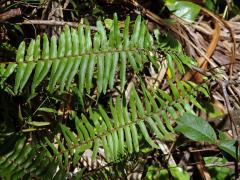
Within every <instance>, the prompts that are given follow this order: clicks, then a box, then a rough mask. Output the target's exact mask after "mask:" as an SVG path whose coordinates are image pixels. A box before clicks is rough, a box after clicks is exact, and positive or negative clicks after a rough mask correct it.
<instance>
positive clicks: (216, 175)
mask: <svg viewBox="0 0 240 180" xmlns="http://www.w3.org/2000/svg"><path fill="white" fill-rule="evenodd" d="M204 161H205V164H206V166H207V165H208V164H216V163H219V164H222V165H224V164H226V167H218V166H214V167H207V169H208V172H209V174H210V175H211V178H212V180H220V179H227V177H229V176H230V175H231V173H233V169H231V168H228V167H227V163H228V162H227V160H226V159H223V158H220V157H214V156H212V157H204Z"/></svg>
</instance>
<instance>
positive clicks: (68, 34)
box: [0, 14, 192, 95]
mask: <svg viewBox="0 0 240 180" xmlns="http://www.w3.org/2000/svg"><path fill="white" fill-rule="evenodd" d="M113 22H114V23H113V26H112V28H111V30H110V32H109V33H108V34H107V32H106V30H105V28H104V26H103V24H102V22H101V21H98V22H97V32H95V33H94V36H93V38H92V36H91V31H90V28H89V26H87V27H86V28H83V27H82V26H81V25H80V26H79V27H78V29H74V28H72V29H70V28H69V27H68V26H66V27H65V29H64V31H63V32H62V33H61V34H60V37H59V38H58V40H57V38H56V37H55V36H53V37H52V38H51V39H50V40H49V39H48V37H47V35H46V34H44V35H43V41H42V43H41V39H40V36H37V38H36V39H35V40H31V42H30V44H29V46H28V47H26V44H25V42H22V43H21V44H20V45H19V48H18V50H17V55H16V62H7V63H6V62H5V63H0V85H1V87H2V88H4V87H5V83H6V82H7V81H6V80H7V79H8V78H9V77H10V76H11V75H12V74H13V76H15V85H14V86H13V92H14V94H21V92H22V91H23V89H24V87H25V86H26V84H27V82H29V84H30V85H31V92H32V94H34V93H35V90H36V88H37V87H38V86H39V85H40V84H41V83H42V82H43V81H44V80H47V81H48V85H47V89H48V91H49V92H51V93H53V92H54V91H56V90H57V89H60V92H63V91H64V90H69V89H70V87H71V85H72V84H77V87H78V89H79V93H80V94H81V95H82V94H83V92H84V89H85V90H86V91H87V93H90V91H91V89H92V88H93V82H94V80H95V81H96V82H97V91H98V94H100V93H101V92H103V93H106V91H107V89H108V87H109V89H113V87H114V85H115V83H116V82H115V81H116V79H120V88H121V90H123V89H124V86H125V83H126V69H127V68H132V69H133V71H134V73H139V72H140V71H141V70H142V69H143V65H144V63H145V62H151V63H152V64H154V65H155V66H158V63H157V60H156V57H155V55H156V52H157V51H159V50H160V51H163V52H164V54H166V58H167V60H168V66H169V69H170V70H171V73H172V75H175V71H176V70H175V69H178V70H179V71H180V72H181V73H184V67H183V65H187V66H190V65H191V64H192V60H191V59H189V58H188V57H187V56H184V55H183V53H182V52H175V51H173V50H171V48H170V47H168V45H162V46H160V45H159V44H160V43H159V42H157V41H155V40H154V39H153V37H152V35H151V34H150V33H149V32H148V29H147V26H146V22H145V21H142V20H141V17H140V16H138V17H137V19H136V21H135V24H134V28H133V32H132V33H131V34H130V32H129V24H130V18H129V17H127V19H126V20H125V25H124V29H123V32H121V31H120V29H119V27H118V20H117V16H116V14H115V15H114V21H113ZM41 44H42V45H41ZM163 44H164V43H163ZM174 64H176V66H177V68H175V67H174ZM14 72H15V74H14ZM116 75H117V77H118V78H116ZM30 81H31V82H30ZM10 84H11V83H10Z"/></svg>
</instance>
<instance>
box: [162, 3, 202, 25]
mask: <svg viewBox="0 0 240 180" xmlns="http://www.w3.org/2000/svg"><path fill="white" fill-rule="evenodd" d="M165 5H166V6H167V7H168V9H169V10H170V11H172V12H173V13H174V14H175V15H176V16H178V17H180V18H182V19H184V20H186V21H190V22H191V21H194V19H195V18H196V17H197V16H198V14H199V12H200V10H201V6H199V5H197V4H195V3H192V2H189V1H176V0H165Z"/></svg>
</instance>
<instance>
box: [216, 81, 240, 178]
mask: <svg viewBox="0 0 240 180" xmlns="http://www.w3.org/2000/svg"><path fill="white" fill-rule="evenodd" d="M218 83H219V85H220V86H221V88H222V93H223V97H224V100H225V103H226V107H227V111H228V116H229V119H230V121H231V128H232V133H233V138H234V140H235V141H236V143H235V146H236V160H235V179H238V177H239V172H238V146H239V143H238V131H237V125H236V122H235V119H234V118H233V117H232V114H231V113H230V109H231V106H230V102H229V98H228V94H227V86H228V85H229V82H228V81H227V80H225V81H218Z"/></svg>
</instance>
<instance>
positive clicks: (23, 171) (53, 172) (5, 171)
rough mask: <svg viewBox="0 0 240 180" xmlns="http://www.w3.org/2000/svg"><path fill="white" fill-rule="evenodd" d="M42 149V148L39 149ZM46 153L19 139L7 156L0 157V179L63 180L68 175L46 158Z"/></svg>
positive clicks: (24, 139)
mask: <svg viewBox="0 0 240 180" xmlns="http://www.w3.org/2000/svg"><path fill="white" fill-rule="evenodd" d="M41 149H42V148H41ZM45 152H46V151H41V150H40V149H39V148H37V147H34V146H32V145H30V144H27V143H26V138H21V139H20V140H18V141H17V142H16V144H15V147H14V149H13V150H12V151H10V152H9V153H8V154H6V155H4V156H2V157H0V177H1V178H3V179H13V180H18V179H20V178H22V177H26V178H27V177H29V178H32V177H35V178H39V177H41V178H43V179H59V178H60V179H64V178H66V177H67V175H68V173H67V172H66V170H64V169H63V168H62V167H61V166H59V165H58V163H57V162H56V161H54V160H51V159H50V158H49V157H47V153H45Z"/></svg>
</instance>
